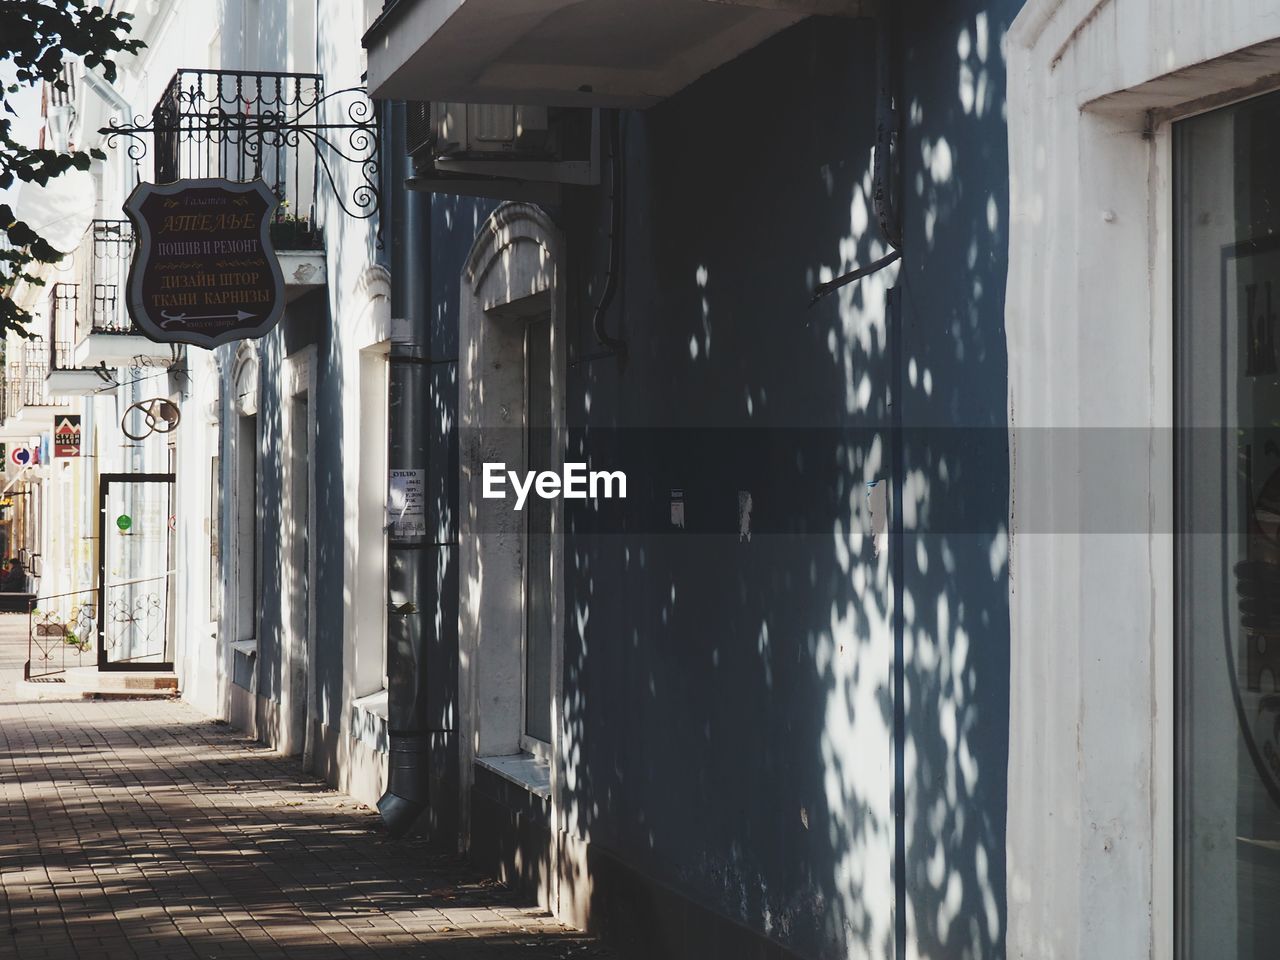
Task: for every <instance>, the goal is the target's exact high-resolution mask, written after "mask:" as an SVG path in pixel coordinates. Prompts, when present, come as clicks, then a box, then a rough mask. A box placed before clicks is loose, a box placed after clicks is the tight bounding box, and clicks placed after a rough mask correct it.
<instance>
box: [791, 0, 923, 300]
mask: <svg viewBox="0 0 1280 960" xmlns="http://www.w3.org/2000/svg"><path fill="white" fill-rule="evenodd" d="M901 22H902V21H901V14H900V13H899V11H898V4H896V3H892V2H889V3H884V4H881V7H880V11H879V13H877V14H876V148H875V156H874V158H873V159H872V161H871V199H872V203H873V205H874V206H875V211H876V221H877V222H878V223H879V225H880V235H881V236H882V237H884V239H885V242H886V243H887V244H888V245H889V247H890V249H889V252H888V253H886V254H885V255H884V256H882V257H880V259H878V260H875V261H874V262H872V263H869V264H867V266H865V267H858V268H857V269H855V270H850V271H849V272H848V273H846V274H844V275H843V276H839V277H836V278H835V279H834V280H828V281H826V282H825V283H820V284H818V285H817V286H816V287H814V288H813V297H812V298H811V299H810V300H809V306H811V307H812V306H813V305H814V304H815V303H817V302H818V301H819V300H821V299H822V298H823V297H825V296H827V295H829V294H831V293H834V292H835V291H836V290H839V289H840V288H841V287H844V286H847V285H848V284H851V283H856V282H857V281H859V280H861V279H862V278H863V277H869V276H871V275H872V274H873V273H879V272H880V271H881V270H883V269H884V268H885V267H887V266H889V265H890V264H891V263H896V262H897V261H898V260H901V259H902V63H901V57H902V30H901Z"/></svg>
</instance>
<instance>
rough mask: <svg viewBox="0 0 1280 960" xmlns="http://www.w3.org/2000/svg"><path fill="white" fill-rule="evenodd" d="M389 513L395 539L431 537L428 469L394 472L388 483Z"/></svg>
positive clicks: (391, 530)
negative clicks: (429, 527) (428, 508)
mask: <svg viewBox="0 0 1280 960" xmlns="http://www.w3.org/2000/svg"><path fill="white" fill-rule="evenodd" d="M387 512H388V513H389V514H390V521H391V523H390V533H391V536H393V537H425V536H426V535H427V481H426V471H425V470H392V471H391V475H390V478H389V482H388V484H387Z"/></svg>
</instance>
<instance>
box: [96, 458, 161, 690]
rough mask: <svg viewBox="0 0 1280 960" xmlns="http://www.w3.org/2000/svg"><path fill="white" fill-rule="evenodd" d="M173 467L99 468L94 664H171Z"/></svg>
mask: <svg viewBox="0 0 1280 960" xmlns="http://www.w3.org/2000/svg"><path fill="white" fill-rule="evenodd" d="M173 484H174V475H173V474H171V473H134V474H105V475H103V477H102V479H101V486H100V494H99V510H100V514H99V518H98V530H99V544H100V547H101V550H100V552H99V558H100V559H99V569H98V625H99V626H98V669H99V670H172V669H173V634H174V624H173V616H174V611H173V587H174V574H173V561H174V527H175V525H176V523H175V521H176V518H175V516H174V497H173Z"/></svg>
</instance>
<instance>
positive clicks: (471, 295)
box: [458, 203, 565, 808]
mask: <svg viewBox="0 0 1280 960" xmlns="http://www.w3.org/2000/svg"><path fill="white" fill-rule="evenodd" d="M557 238H558V234H557V233H556V231H555V228H554V226H553V225H552V224H551V222H550V220H549V219H548V218H547V216H546V214H545V213H543V212H542V211H541V210H540V209H538V208H537V207H534V206H532V205H529V204H523V203H506V204H502V205H501V206H499V207H498V209H497V210H496V211H495V212H494V213H493V215H492V217H490V221H489V223H487V224H486V225H485V226H483V227H482V228H481V229H480V230H479V231H478V234H477V239H476V244H475V246H474V247H473V248H472V250H471V254H470V256H469V257H468V262H467V266H466V269H465V272H464V275H463V289H464V296H463V298H462V303H461V311H460V319H459V334H460V355H462V356H465V357H466V358H467V360H466V362H459V365H458V366H459V370H458V415H459V444H460V448H461V449H460V454H461V456H460V471H461V477H460V483H461V487H460V495H459V497H460V500H461V504H460V506H461V509H460V511H459V540H458V558H459V565H460V569H459V577H460V583H459V594H460V596H459V615H458V652H459V665H458V673H459V691H460V693H459V705H458V717H459V728H460V731H459V733H460V735H459V745H460V750H461V754H460V761H461V763H462V769H463V770H464V776H466V774H465V771H468V770H470V768H471V767H472V761H473V760H475V761H477V762H479V763H480V764H481V765H486V766H488V767H490V768H491V769H492V770H496V771H498V772H499V774H500V775H501V776H504V777H506V778H508V779H510V780H513V781H515V782H517V783H520V784H522V785H523V786H524V787H525V788H526V789H528V790H529V791H530V792H532V793H535V794H537V795H539V796H543V797H547V796H550V795H551V793H552V791H553V787H552V785H553V784H554V783H556V782H557V779H556V778H557V777H558V775H559V774H558V773H557V772H556V771H557V769H558V768H557V762H558V761H557V758H558V757H561V756H563V752H564V750H565V743H564V741H563V740H562V738H561V734H560V731H559V730H558V729H557V726H556V722H555V717H556V714H557V708H556V704H557V698H558V696H559V674H560V664H561V662H562V657H563V653H562V649H561V648H562V640H563V634H564V622H565V617H564V610H563V603H564V598H563V595H562V587H561V586H560V585H561V583H562V576H561V575H560V573H559V572H558V571H559V570H560V569H561V565H562V564H563V555H562V550H561V547H560V545H559V542H560V538H561V534H560V529H561V527H560V524H561V504H560V501H559V500H558V499H557V500H543V499H542V498H541V497H538V496H531V497H530V498H529V499H528V500H527V501H526V503H525V504H524V507H523V509H522V510H520V511H516V510H515V509H514V504H513V502H512V501H511V500H504V499H498V498H486V497H484V496H483V492H482V487H483V484H482V474H483V471H484V465H485V464H486V463H503V464H505V465H506V469H510V470H517V471H521V470H551V471H555V472H557V473H558V472H560V471H561V469H562V468H563V463H562V461H563V459H564V454H563V444H564V439H563V436H562V432H561V431H562V429H563V424H564V369H565V366H564V364H565V359H564V347H563V339H562V336H561V331H562V330H563V329H564V326H563V320H562V317H563V315H564V314H563V299H562V297H561V294H560V290H559V288H558V285H557V281H556V275H557V252H556V251H557V250H558V249H559V241H558V239H557ZM530 755H532V756H530ZM468 783H469V777H468V778H467V780H466V781H465V782H464V786H463V790H464V794H465V792H466V790H468V789H469V786H468ZM465 806H466V803H465V799H464V808H465Z"/></svg>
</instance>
